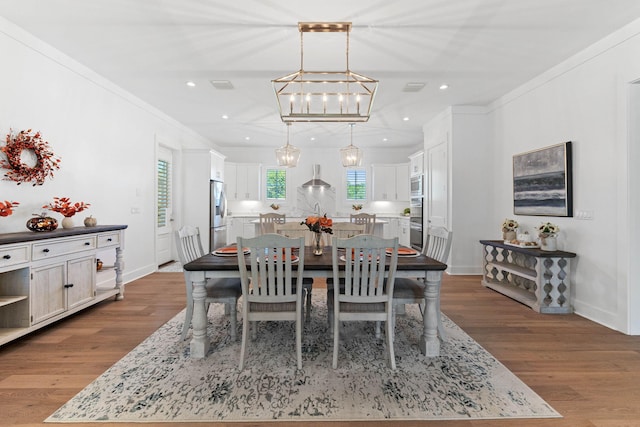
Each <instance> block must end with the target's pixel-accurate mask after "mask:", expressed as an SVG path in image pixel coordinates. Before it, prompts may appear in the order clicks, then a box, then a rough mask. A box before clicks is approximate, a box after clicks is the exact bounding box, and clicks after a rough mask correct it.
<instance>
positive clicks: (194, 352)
mask: <svg viewBox="0 0 640 427" xmlns="http://www.w3.org/2000/svg"><path fill="white" fill-rule="evenodd" d="M304 251H305V252H304V267H303V268H304V273H303V276H304V277H310V278H329V277H333V261H332V254H331V246H325V247H324V248H323V251H322V254H321V255H315V254H314V253H313V249H312V247H311V246H305V248H304ZM245 256H250V254H249V255H245ZM387 260H388V258H387ZM248 264H249V263H248ZM388 264H389V262H387V265H388ZM343 265H344V264H343ZM294 266H296V265H295V264H294ZM296 267H297V266H296ZM183 268H184V270H185V278H186V280H187V281H188V282H191V286H192V289H193V318H192V321H191V322H192V328H193V334H192V338H191V342H190V344H189V346H190V355H191V358H194V359H202V358H204V357H205V356H206V355H207V353H208V351H209V345H210V341H209V337H208V336H207V311H206V308H205V307H206V304H205V297H206V290H205V281H206V280H207V279H209V278H211V279H217V278H234V277H240V270H239V268H238V258H237V256H219V255H215V254H213V253H209V254H206V255H204V256H202V257H200V258H197V259H195V260H193V261H191V262H189V263H187V264H185V265H184V266H183ZM446 269H447V265H446V264H444V263H442V262H439V261H436V260H435V259H433V258H429V257H427V256H426V255H424V254H422V253H418V254H417V256H398V264H397V269H396V277H397V278H398V277H407V278H418V279H424V283H425V287H424V298H425V309H424V315H423V333H422V336H421V337H420V344H419V346H420V351H421V352H422V354H424V355H425V356H427V357H437V356H439V355H440V340H439V339H438V330H437V329H438V315H437V313H436V310H437V309H438V307H439V306H440V304H439V301H438V299H439V298H440V286H441V283H442V274H443V272H444V271H445V270H446Z"/></svg>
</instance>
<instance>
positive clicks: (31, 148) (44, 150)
mask: <svg viewBox="0 0 640 427" xmlns="http://www.w3.org/2000/svg"><path fill="white" fill-rule="evenodd" d="M6 142H7V143H6V145H5V146H4V147H1V148H0V151H2V152H3V153H4V154H5V155H6V156H7V158H6V159H0V167H3V168H5V169H9V171H8V172H7V173H5V174H4V176H5V179H7V180H9V181H14V182H17V183H18V185H20V184H21V183H23V182H30V181H33V183H34V184H33V185H34V186H36V185H42V184H44V180H45V179H46V178H53V171H54V169H60V158H58V157H56V156H55V155H54V154H53V151H52V150H51V147H49V143H48V142H47V141H45V140H43V139H42V135H40V132H36V133H35V134H31V129H28V130H21V131H20V132H19V133H18V134H17V135H14V134H13V131H12V132H10V133H8V134H7V137H6ZM25 150H26V151H27V152H31V153H33V156H34V157H35V164H34V165H33V166H30V165H28V164H26V163H23V161H22V152H23V151H25Z"/></svg>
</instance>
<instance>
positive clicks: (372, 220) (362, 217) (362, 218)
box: [349, 213, 376, 234]
mask: <svg viewBox="0 0 640 427" xmlns="http://www.w3.org/2000/svg"><path fill="white" fill-rule="evenodd" d="M349 222H352V223H354V224H364V225H365V229H364V232H365V233H366V234H373V231H374V228H375V225H376V214H367V213H359V214H351V215H349Z"/></svg>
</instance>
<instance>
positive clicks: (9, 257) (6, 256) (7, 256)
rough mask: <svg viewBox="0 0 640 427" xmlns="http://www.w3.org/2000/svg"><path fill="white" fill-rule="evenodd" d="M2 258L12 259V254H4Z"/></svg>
mask: <svg viewBox="0 0 640 427" xmlns="http://www.w3.org/2000/svg"><path fill="white" fill-rule="evenodd" d="M2 258H4V259H11V255H9V254H6V255H5V256H3V257H2Z"/></svg>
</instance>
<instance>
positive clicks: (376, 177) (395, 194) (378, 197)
mask: <svg viewBox="0 0 640 427" xmlns="http://www.w3.org/2000/svg"><path fill="white" fill-rule="evenodd" d="M371 170H372V177H373V197H372V200H374V201H391V202H403V201H408V200H409V165H408V164H405V163H402V164H398V165H372V166H371Z"/></svg>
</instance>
